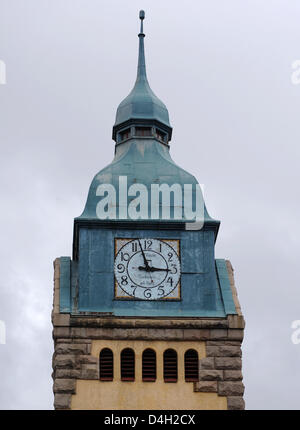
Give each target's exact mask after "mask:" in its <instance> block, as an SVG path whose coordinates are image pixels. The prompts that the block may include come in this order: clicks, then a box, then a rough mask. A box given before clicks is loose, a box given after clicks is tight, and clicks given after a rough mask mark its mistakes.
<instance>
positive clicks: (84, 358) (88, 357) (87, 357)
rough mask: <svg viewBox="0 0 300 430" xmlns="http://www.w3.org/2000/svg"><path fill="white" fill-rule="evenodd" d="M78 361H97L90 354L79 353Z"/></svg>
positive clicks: (95, 363)
mask: <svg viewBox="0 0 300 430" xmlns="http://www.w3.org/2000/svg"><path fill="white" fill-rule="evenodd" d="M78 361H79V363H85V364H94V365H97V363H98V359H97V357H93V356H92V355H80V356H79V360H78Z"/></svg>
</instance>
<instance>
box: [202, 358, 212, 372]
mask: <svg viewBox="0 0 300 430" xmlns="http://www.w3.org/2000/svg"><path fill="white" fill-rule="evenodd" d="M214 368H215V359H214V358H213V357H205V358H202V359H201V360H200V362H199V369H200V370H201V369H214Z"/></svg>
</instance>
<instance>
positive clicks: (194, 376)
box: [184, 349, 199, 382]
mask: <svg viewBox="0 0 300 430" xmlns="http://www.w3.org/2000/svg"><path fill="white" fill-rule="evenodd" d="M184 374H185V380H186V382H193V381H198V380H199V363H198V353H197V351H195V350H194V349H188V350H187V351H186V352H185V354H184Z"/></svg>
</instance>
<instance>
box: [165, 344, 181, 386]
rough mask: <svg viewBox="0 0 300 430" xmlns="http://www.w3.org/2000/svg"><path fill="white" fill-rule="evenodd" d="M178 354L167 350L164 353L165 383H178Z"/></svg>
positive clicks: (172, 350)
mask: <svg viewBox="0 0 300 430" xmlns="http://www.w3.org/2000/svg"><path fill="white" fill-rule="evenodd" d="M177 378H178V375H177V352H176V351H175V350H174V349H167V350H166V351H165V352H164V381H165V382H177Z"/></svg>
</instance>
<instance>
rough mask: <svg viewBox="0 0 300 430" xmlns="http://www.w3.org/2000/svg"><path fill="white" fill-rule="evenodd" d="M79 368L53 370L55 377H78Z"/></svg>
mask: <svg viewBox="0 0 300 430" xmlns="http://www.w3.org/2000/svg"><path fill="white" fill-rule="evenodd" d="M79 376H80V370H79V369H65V368H62V369H56V370H55V378H79Z"/></svg>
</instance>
